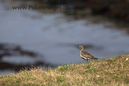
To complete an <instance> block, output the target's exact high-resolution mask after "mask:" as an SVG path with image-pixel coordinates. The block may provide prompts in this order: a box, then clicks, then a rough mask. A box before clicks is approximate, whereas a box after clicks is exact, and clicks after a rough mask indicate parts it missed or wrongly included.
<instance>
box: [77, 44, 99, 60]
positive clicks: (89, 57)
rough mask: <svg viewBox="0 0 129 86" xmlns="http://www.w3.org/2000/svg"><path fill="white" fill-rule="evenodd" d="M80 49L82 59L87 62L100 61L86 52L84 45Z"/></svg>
mask: <svg viewBox="0 0 129 86" xmlns="http://www.w3.org/2000/svg"><path fill="white" fill-rule="evenodd" d="M79 48H80V56H81V58H82V59H84V60H87V61H88V60H89V59H98V58H95V57H94V56H92V55H91V54H90V53H88V52H86V51H85V50H84V47H83V46H82V45H80V46H79Z"/></svg>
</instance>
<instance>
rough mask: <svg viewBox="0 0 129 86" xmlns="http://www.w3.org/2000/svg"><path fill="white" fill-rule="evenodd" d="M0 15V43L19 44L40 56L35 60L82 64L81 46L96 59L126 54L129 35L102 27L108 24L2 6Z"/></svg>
mask: <svg viewBox="0 0 129 86" xmlns="http://www.w3.org/2000/svg"><path fill="white" fill-rule="evenodd" d="M0 12H1V13H0V42H1V43H10V44H17V45H20V46H21V47H22V48H23V49H26V50H31V51H34V52H37V53H39V54H41V55H43V56H44V57H43V58H41V57H40V58H38V59H40V60H43V61H44V60H45V61H46V62H49V63H52V64H57V65H58V64H69V63H78V62H82V59H81V58H80V55H79V49H78V45H81V44H82V45H86V46H88V45H91V46H92V47H89V48H86V49H85V50H86V51H88V52H90V53H91V54H92V55H93V56H95V57H97V58H99V59H101V58H107V57H113V56H118V55H121V54H123V53H128V52H129V47H128V46H129V36H128V35H126V34H125V32H124V31H120V30H117V27H114V28H108V27H105V25H109V26H110V25H112V23H111V22H110V23H109V22H104V23H99V24H93V23H91V22H90V21H88V20H86V19H85V20H83V19H80V20H74V19H72V18H69V17H67V16H65V15H63V13H54V14H42V13H39V12H37V11H32V10H6V9H4V8H3V7H2V5H0ZM89 22H90V24H89ZM5 58H6V57H5ZM14 58H15V57H14ZM10 59H11V58H10ZM3 61H8V62H9V61H10V62H12V60H7V59H4V60H3ZM16 62H17V61H16Z"/></svg>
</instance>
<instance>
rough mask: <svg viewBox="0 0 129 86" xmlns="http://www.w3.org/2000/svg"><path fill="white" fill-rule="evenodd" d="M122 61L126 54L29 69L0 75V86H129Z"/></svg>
mask: <svg viewBox="0 0 129 86" xmlns="http://www.w3.org/2000/svg"><path fill="white" fill-rule="evenodd" d="M126 58H129V55H127V56H119V57H115V58H109V59H108V58H107V59H100V60H94V61H90V62H87V63H86V62H84V63H78V64H68V65H64V66H58V67H57V68H54V69H50V70H48V71H43V70H42V69H41V68H32V69H31V70H30V71H27V70H23V71H21V72H19V73H15V74H10V75H2V76H0V86H129V60H126Z"/></svg>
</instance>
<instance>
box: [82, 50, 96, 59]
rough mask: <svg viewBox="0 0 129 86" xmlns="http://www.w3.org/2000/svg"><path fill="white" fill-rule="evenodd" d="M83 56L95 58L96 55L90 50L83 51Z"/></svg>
mask: <svg viewBox="0 0 129 86" xmlns="http://www.w3.org/2000/svg"><path fill="white" fill-rule="evenodd" d="M83 56H85V57H88V58H92V59H95V57H94V56H92V55H91V54H90V53H89V52H86V51H83Z"/></svg>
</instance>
